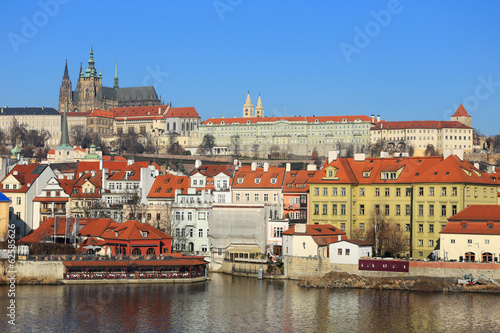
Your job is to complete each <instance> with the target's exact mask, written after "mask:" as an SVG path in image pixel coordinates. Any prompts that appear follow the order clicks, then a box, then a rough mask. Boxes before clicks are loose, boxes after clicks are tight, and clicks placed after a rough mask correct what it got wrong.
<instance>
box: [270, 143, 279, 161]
mask: <svg viewBox="0 0 500 333" xmlns="http://www.w3.org/2000/svg"><path fill="white" fill-rule="evenodd" d="M280 157H281V149H280V146H278V145H272V146H271V148H270V149H269V158H270V159H275V160H276V159H279V158H280Z"/></svg>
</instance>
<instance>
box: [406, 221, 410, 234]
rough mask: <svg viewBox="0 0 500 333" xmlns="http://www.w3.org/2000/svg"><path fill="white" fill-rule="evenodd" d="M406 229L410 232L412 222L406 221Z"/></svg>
mask: <svg viewBox="0 0 500 333" xmlns="http://www.w3.org/2000/svg"><path fill="white" fill-rule="evenodd" d="M405 231H407V232H410V224H409V223H406V226H405Z"/></svg>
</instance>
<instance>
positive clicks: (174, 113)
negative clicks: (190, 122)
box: [165, 106, 200, 118]
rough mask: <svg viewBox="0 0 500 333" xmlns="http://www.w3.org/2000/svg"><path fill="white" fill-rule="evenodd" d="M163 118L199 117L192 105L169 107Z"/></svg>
mask: <svg viewBox="0 0 500 333" xmlns="http://www.w3.org/2000/svg"><path fill="white" fill-rule="evenodd" d="M165 118H200V115H199V114H198V112H196V109H195V108H194V106H189V107H183V108H170V109H169V110H168V111H167V114H166V115H165Z"/></svg>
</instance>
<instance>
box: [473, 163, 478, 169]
mask: <svg viewBox="0 0 500 333" xmlns="http://www.w3.org/2000/svg"><path fill="white" fill-rule="evenodd" d="M474 168H476V169H478V170H479V163H478V162H476V163H474Z"/></svg>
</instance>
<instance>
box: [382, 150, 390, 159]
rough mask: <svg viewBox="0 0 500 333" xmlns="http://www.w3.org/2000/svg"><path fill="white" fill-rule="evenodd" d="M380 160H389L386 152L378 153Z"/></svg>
mask: <svg viewBox="0 0 500 333" xmlns="http://www.w3.org/2000/svg"><path fill="white" fill-rule="evenodd" d="M380 158H389V153H388V152H386V151H381V152H380Z"/></svg>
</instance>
